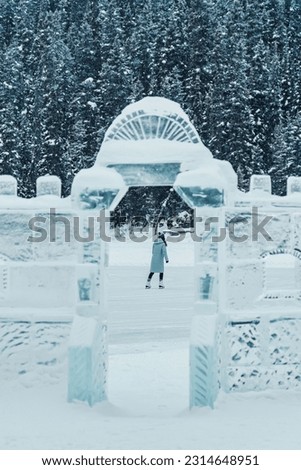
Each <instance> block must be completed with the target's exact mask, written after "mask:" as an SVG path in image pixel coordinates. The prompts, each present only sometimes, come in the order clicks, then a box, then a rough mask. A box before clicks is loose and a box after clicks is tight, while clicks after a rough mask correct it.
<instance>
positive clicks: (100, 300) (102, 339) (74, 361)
mask: <svg viewBox="0 0 301 470" xmlns="http://www.w3.org/2000/svg"><path fill="white" fill-rule="evenodd" d="M126 190H127V188H126V186H125V185H124V182H123V179H122V177H121V176H120V175H119V174H118V173H116V171H115V170H111V169H107V168H91V169H89V170H82V171H81V172H79V173H78V175H77V176H76V177H75V179H74V182H73V186H72V202H73V205H74V208H75V209H76V210H77V211H78V217H79V222H80V224H79V226H80V229H81V234H80V236H78V243H81V249H80V250H79V251H80V253H81V256H80V259H79V263H78V267H77V308H76V313H75V318H74V321H73V325H72V330H71V337H70V343H69V350H68V361H69V363H68V364H69V368H68V401H70V402H71V401H74V400H80V401H84V402H87V403H89V405H90V406H92V405H94V404H95V403H96V402H100V401H102V400H105V399H106V396H107V392H106V376H107V339H106V337H107V335H106V332H107V322H106V318H107V308H106V289H105V278H106V262H105V247H104V244H105V243H106V239H108V237H107V234H106V231H108V230H109V214H107V215H106V217H105V210H106V209H108V208H111V209H113V207H114V206H115V207H116V205H117V204H118V202H119V201H120V199H121V197H123V195H124V194H125V192H126Z"/></svg>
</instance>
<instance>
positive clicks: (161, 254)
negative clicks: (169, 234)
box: [145, 232, 169, 289]
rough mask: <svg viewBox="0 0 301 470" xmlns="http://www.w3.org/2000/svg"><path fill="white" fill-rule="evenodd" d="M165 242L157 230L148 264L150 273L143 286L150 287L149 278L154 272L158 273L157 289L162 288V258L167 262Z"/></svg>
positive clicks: (162, 235)
mask: <svg viewBox="0 0 301 470" xmlns="http://www.w3.org/2000/svg"><path fill="white" fill-rule="evenodd" d="M166 247H167V243H166V241H165V236H164V234H163V233H161V232H159V234H158V236H157V238H156V240H155V241H154V243H153V248H152V259H151V265H150V273H149V275H148V278H147V281H146V285H145V288H146V289H150V288H151V280H152V277H153V275H154V273H159V289H164V287H165V286H164V284H163V276H164V260H165V261H166V263H168V262H169V259H168V255H167V249H166Z"/></svg>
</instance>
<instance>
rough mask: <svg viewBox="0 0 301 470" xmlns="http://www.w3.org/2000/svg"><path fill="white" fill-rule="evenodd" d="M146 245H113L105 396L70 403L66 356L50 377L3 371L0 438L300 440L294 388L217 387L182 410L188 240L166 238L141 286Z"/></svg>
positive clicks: (42, 442) (110, 442) (288, 444)
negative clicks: (165, 260)
mask: <svg viewBox="0 0 301 470" xmlns="http://www.w3.org/2000/svg"><path fill="white" fill-rule="evenodd" d="M140 245H141V246H140ZM150 247H151V245H150V243H149V242H146V243H142V244H135V243H133V242H132V243H128V244H126V245H125V244H122V243H118V242H114V243H112V246H111V248H112V249H111V261H112V266H111V267H110V268H109V286H110V304H109V305H110V316H109V322H108V327H109V343H110V348H109V369H110V373H109V381H108V393H109V399H110V401H109V402H106V403H103V404H100V405H96V406H95V407H93V408H90V407H89V406H87V405H85V404H68V403H67V402H66V392H67V382H66V369H67V364H66V363H65V365H63V364H62V368H64V371H62V372H61V374H57V375H56V376H55V377H50V378H49V377H48V376H45V375H36V376H35V377H31V380H26V378H25V376H23V380H20V379H18V380H11V381H7V380H6V381H3V380H2V381H1V400H0V416H1V421H0V448H1V449H35V448H36V449H200V448H205V449H206V448H207V449H210V448H211V449H229V448H232V449H256V448H258V449H300V448H301V438H300V427H301V426H300V420H301V408H300V400H301V393H300V392H298V391H290V392H284V391H278V392H276V391H275V392H257V393H251V392H249V393H244V394H242V393H233V394H223V393H222V394H220V396H219V398H218V401H217V403H216V405H215V409H214V410H213V411H212V410H210V409H209V408H202V409H193V410H192V411H189V410H188V403H189V389H188V380H189V377H188V373H189V368H188V363H189V357H188V354H189V353H188V348H189V335H190V325H191V317H192V314H193V309H192V307H193V270H192V268H191V266H188V264H189V259H190V260H191V263H192V256H193V255H192V251H193V248H192V246H191V245H190V244H189V242H188V238H187V241H186V242H184V243H179V244H174V245H173V244H171V243H170V244H169V245H168V249H169V257H170V260H171V261H170V264H169V265H168V266H167V267H166V282H165V283H166V289H165V290H163V291H161V290H159V289H157V288H156V286H157V284H156V281H157V280H156V279H154V282H153V287H152V289H151V290H150V291H145V289H144V283H145V278H146V275H147V273H148V267H149V266H148V262H149V258H150ZM122 254H123V256H122ZM130 257H131V258H130ZM189 257H190V258H189ZM129 259H130V260H131V265H130V266H126V264H127V263H128V262H129ZM118 261H119V265H118ZM135 264H136V265H135Z"/></svg>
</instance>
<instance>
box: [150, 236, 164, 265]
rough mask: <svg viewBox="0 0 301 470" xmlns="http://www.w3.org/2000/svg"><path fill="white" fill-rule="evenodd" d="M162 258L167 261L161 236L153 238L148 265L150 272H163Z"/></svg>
mask: <svg viewBox="0 0 301 470" xmlns="http://www.w3.org/2000/svg"><path fill="white" fill-rule="evenodd" d="M164 259H165V260H166V261H168V255H167V250H166V246H165V243H164V242H163V240H161V238H159V239H158V240H155V241H154V243H153V252H152V260H151V266H150V272H151V273H163V272H164Z"/></svg>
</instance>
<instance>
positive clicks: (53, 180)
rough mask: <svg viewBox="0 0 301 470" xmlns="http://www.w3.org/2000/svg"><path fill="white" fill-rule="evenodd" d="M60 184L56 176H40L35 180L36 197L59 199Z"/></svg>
mask: <svg viewBox="0 0 301 470" xmlns="http://www.w3.org/2000/svg"><path fill="white" fill-rule="evenodd" d="M61 191H62V183H61V180H60V178H58V177H57V176H54V175H51V176H40V177H39V178H38V179H37V196H38V197H39V196H57V197H61Z"/></svg>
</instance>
